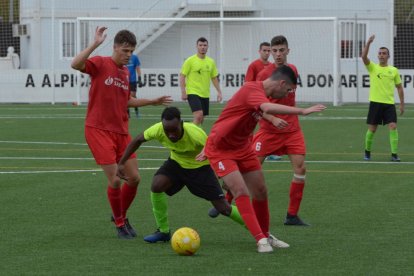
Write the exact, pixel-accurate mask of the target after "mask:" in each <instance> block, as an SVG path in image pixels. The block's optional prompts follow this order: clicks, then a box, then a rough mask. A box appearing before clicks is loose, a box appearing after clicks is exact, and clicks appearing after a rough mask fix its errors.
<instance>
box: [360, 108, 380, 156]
mask: <svg viewBox="0 0 414 276" xmlns="http://www.w3.org/2000/svg"><path fill="white" fill-rule="evenodd" d="M381 113H382V111H381V105H380V104H379V103H375V102H370V103H369V109H368V115H367V125H368V130H367V132H366V133H365V153H364V160H366V161H369V160H371V149H372V143H373V140H374V135H375V132H376V131H377V126H378V124H379V123H380V122H382V115H381Z"/></svg>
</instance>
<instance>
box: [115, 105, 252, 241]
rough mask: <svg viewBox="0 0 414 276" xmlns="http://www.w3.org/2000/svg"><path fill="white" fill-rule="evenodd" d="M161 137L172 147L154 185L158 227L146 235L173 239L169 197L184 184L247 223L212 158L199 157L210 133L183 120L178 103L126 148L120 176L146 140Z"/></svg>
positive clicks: (224, 213) (225, 212)
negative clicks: (230, 200)
mask: <svg viewBox="0 0 414 276" xmlns="http://www.w3.org/2000/svg"><path fill="white" fill-rule="evenodd" d="M150 140H157V141H159V142H160V143H161V144H162V145H163V146H164V147H166V148H168V149H169V150H170V156H169V158H168V159H167V161H165V162H164V164H163V165H162V166H161V167H160V168H159V169H158V171H157V172H156V173H155V175H154V178H153V180H152V185H151V202H152V207H153V212H154V216H155V220H156V223H157V227H158V229H157V230H156V231H155V233H153V234H151V235H148V236H146V237H144V240H145V241H147V242H150V243H155V242H159V241H161V242H167V241H169V240H170V239H171V230H170V226H169V223H168V215H167V214H168V212H167V197H166V194H167V195H169V196H172V195H174V194H176V193H178V192H179V191H180V190H181V189H182V188H183V187H184V186H187V188H188V190H189V191H190V192H191V193H192V194H194V195H196V196H198V197H200V198H204V199H206V200H208V201H211V203H212V204H213V206H214V207H215V208H216V209H217V210H218V211H219V212H220V213H221V214H223V215H224V216H227V217H230V218H231V219H232V220H234V221H236V222H237V223H239V224H241V225H244V223H243V219H242V218H241V217H240V214H239V211H238V210H237V207H236V206H232V205H230V204H229V203H228V202H227V201H226V200H225V199H224V194H223V191H222V189H221V187H220V184H219V182H218V180H217V178H216V175H215V173H214V171H213V170H212V168H211V167H210V164H209V162H208V160H205V161H197V160H196V157H197V156H198V155H199V153H200V152H201V151H202V150H203V148H204V145H205V143H206V140H207V134H206V133H205V132H204V130H202V129H201V128H200V127H198V126H196V125H195V124H193V123H187V122H183V121H182V120H181V113H180V111H179V110H178V108H176V107H167V108H165V110H164V111H163V113H162V115H161V122H159V123H156V124H154V125H152V126H151V127H149V128H148V129H146V130H145V131H144V132H143V133H141V134H139V135H138V136H137V137H135V139H134V140H132V141H131V143H130V144H129V145H128V147H127V148H126V150H125V152H124V155H123V156H122V157H121V160H120V161H119V163H118V173H117V174H118V176H119V177H121V178H123V177H125V175H124V173H125V172H124V163H125V161H127V160H128V158H129V156H130V155H131V154H133V153H134V152H135V151H136V150H137V149H138V148H139V147H140V146H141V144H142V143H144V142H147V141H150Z"/></svg>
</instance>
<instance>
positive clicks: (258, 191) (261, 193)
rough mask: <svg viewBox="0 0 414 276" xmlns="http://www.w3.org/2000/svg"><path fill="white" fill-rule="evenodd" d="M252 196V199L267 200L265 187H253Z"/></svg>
mask: <svg viewBox="0 0 414 276" xmlns="http://www.w3.org/2000/svg"><path fill="white" fill-rule="evenodd" d="M252 196H253V198H254V199H257V200H265V199H267V187H266V185H261V186H259V187H255V189H254V191H252Z"/></svg>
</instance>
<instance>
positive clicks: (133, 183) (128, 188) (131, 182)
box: [121, 154, 141, 237]
mask: <svg viewBox="0 0 414 276" xmlns="http://www.w3.org/2000/svg"><path fill="white" fill-rule="evenodd" d="M125 175H126V177H127V181H126V182H125V183H124V184H123V185H122V187H121V206H122V217H123V219H124V221H125V225H126V227H127V228H128V231H129V232H130V233H131V235H132V236H134V237H136V236H137V233H136V231H135V229H134V227H132V225H131V223H130V222H129V219H128V217H127V212H128V209H129V207H130V206H131V204H132V202H133V201H134V199H135V197H136V195H137V190H138V185H139V182H140V181H141V176H140V175H139V171H138V162H137V159H136V156H135V154H134V155H133V156H131V158H130V159H128V160H127V161H126V162H125Z"/></svg>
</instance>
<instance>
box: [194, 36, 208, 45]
mask: <svg viewBox="0 0 414 276" xmlns="http://www.w3.org/2000/svg"><path fill="white" fill-rule="evenodd" d="M199 42H207V44H208V40H207V38H205V37H200V38H199V39H197V42H196V44H198V43H199Z"/></svg>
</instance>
